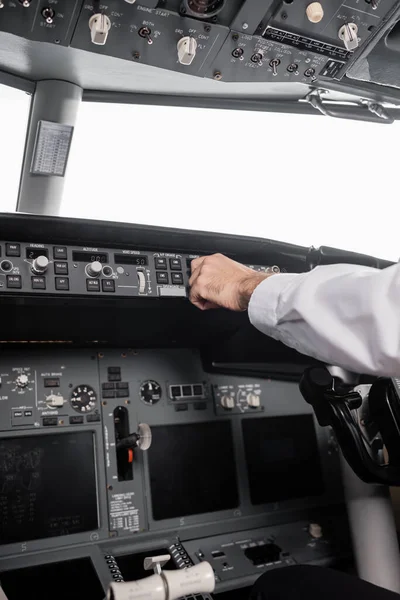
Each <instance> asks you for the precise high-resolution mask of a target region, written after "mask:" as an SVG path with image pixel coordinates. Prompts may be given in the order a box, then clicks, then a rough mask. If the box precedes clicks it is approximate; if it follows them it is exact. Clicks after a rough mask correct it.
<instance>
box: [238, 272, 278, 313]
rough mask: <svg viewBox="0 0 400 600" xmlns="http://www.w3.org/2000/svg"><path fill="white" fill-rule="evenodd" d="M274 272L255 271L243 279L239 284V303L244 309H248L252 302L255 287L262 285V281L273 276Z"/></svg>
mask: <svg viewBox="0 0 400 600" xmlns="http://www.w3.org/2000/svg"><path fill="white" fill-rule="evenodd" d="M272 275H273V273H254V275H249V276H248V277H246V278H245V279H243V280H242V281H241V282H240V284H239V304H240V308H241V309H242V310H247V309H248V306H249V302H250V298H251V297H252V295H253V292H254V291H255V289H256V288H257V287H258V286H259V285H260V283H261V282H262V281H265V279H268V277H271V276H272Z"/></svg>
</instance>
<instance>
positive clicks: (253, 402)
mask: <svg viewBox="0 0 400 600" xmlns="http://www.w3.org/2000/svg"><path fill="white" fill-rule="evenodd" d="M246 400H247V404H248V406H250V408H260V396H258V395H257V394H253V393H252V392H250V394H247V397H246Z"/></svg>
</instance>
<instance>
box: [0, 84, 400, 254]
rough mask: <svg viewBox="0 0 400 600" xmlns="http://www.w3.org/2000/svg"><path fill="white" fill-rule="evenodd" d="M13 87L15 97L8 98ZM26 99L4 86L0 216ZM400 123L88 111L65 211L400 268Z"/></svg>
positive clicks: (6, 205)
mask: <svg viewBox="0 0 400 600" xmlns="http://www.w3.org/2000/svg"><path fill="white" fill-rule="evenodd" d="M5 90H7V92H5ZM27 110H28V103H27V96H26V95H25V94H23V93H22V92H16V91H14V90H11V91H10V90H9V89H7V88H2V87H0V127H1V132H2V135H1V137H0V157H1V158H0V176H1V186H2V190H1V191H2V193H1V196H0V210H3V211H7V210H9V211H11V210H14V207H15V202H16V195H17V189H18V183H19V168H20V160H21V157H22V152H23V143H24V139H23V138H24V130H25V125H26V117H27ZM399 128H400V124H395V125H393V126H384V125H374V124H366V123H360V122H350V121H341V120H338V119H329V118H324V117H311V116H309V117H307V116H298V115H281V114H270V113H260V112H254V113H252V112H243V111H223V110H206V109H183V108H172V107H151V106H135V105H133V106H132V105H111V104H90V103H85V104H83V105H82V107H81V110H80V116H79V120H78V123H77V126H76V129H75V133H74V139H73V145H72V149H71V155H70V163H69V167H68V170H67V177H66V188H65V193H64V201H63V206H62V214H63V215H65V216H67V215H68V216H71V217H87V218H92V219H106V220H113V221H127V222H133V223H146V224H150V225H161V226H172V227H180V228H187V229H197V230H208V231H219V232H227V233H235V234H239V235H240V234H242V235H254V236H260V237H267V238H271V239H276V240H281V241H286V242H290V243H295V244H302V245H306V246H309V245H312V244H313V245H316V246H318V245H330V246H336V247H338V248H345V249H349V250H355V251H359V252H365V253H368V254H374V255H377V256H380V257H382V258H388V259H391V260H397V259H398V258H399V256H400V247H399V246H400V244H399V242H398V219H397V216H398V215H399V210H398V206H397V204H398V202H397V201H396V197H397V171H398V168H399V167H398V152H397V150H396V147H397V146H396V142H397V136H398V135H399Z"/></svg>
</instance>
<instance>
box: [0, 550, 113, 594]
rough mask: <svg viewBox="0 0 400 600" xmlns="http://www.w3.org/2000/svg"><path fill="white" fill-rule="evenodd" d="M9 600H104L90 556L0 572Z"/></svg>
mask: <svg viewBox="0 0 400 600" xmlns="http://www.w3.org/2000/svg"><path fill="white" fill-rule="evenodd" d="M0 586H1V587H2V588H3V590H4V593H5V594H6V596H7V598H8V600H21V598H32V599H33V600H34V599H38V598H40V600H54V599H55V598H56V599H57V600H71V598H73V599H74V600H89V599H90V600H103V598H104V590H103V588H102V585H101V583H100V581H99V578H98V577H97V574H96V571H95V570H94V567H93V563H92V561H91V560H90V558H78V559H76V560H69V561H66V562H59V563H50V564H46V565H39V566H34V567H27V568H25V569H15V570H14V571H5V572H4V573H0Z"/></svg>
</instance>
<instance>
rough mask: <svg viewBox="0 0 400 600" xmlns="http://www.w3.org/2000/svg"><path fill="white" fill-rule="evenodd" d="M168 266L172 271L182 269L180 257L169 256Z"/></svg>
mask: <svg viewBox="0 0 400 600" xmlns="http://www.w3.org/2000/svg"><path fill="white" fill-rule="evenodd" d="M169 266H170V267H171V270H172V271H181V270H182V261H181V259H180V258H170V259H169Z"/></svg>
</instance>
